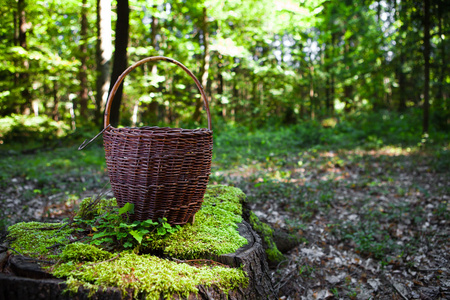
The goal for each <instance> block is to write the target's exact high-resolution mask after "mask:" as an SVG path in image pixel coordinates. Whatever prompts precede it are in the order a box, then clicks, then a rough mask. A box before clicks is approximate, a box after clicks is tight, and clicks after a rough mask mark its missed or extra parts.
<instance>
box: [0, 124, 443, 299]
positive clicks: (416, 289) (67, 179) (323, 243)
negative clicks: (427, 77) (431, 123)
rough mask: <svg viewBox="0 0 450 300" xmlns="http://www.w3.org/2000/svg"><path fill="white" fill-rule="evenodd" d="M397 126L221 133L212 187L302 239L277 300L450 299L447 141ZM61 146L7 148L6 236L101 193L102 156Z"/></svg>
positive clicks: (283, 273) (276, 275) (2, 162)
mask: <svg viewBox="0 0 450 300" xmlns="http://www.w3.org/2000/svg"><path fill="white" fill-rule="evenodd" d="M396 122H397V123H396ZM398 122H400V121H398V120H397V119H396V121H392V122H390V123H387V122H386V123H383V122H378V123H373V124H374V125H373V126H372V127H370V126H367V127H366V126H364V123H359V126H353V127H352V126H350V125H349V124H347V125H346V124H345V123H344V124H341V125H339V126H337V127H335V128H334V129H333V128H327V129H324V128H323V127H322V126H320V124H313V123H307V124H303V125H301V126H300V125H299V126H291V127H280V128H276V129H270V130H269V129H266V130H255V131H250V130H248V129H242V128H241V129H239V128H231V127H230V128H227V130H222V131H220V132H218V133H217V135H216V136H215V149H214V151H215V156H214V163H213V170H212V175H211V179H210V182H211V183H226V184H230V185H235V186H238V187H240V188H241V189H242V190H243V191H244V192H245V193H246V194H247V196H248V201H249V204H250V206H251V208H252V209H253V210H254V211H255V213H256V214H257V215H258V216H259V217H260V219H261V220H263V221H265V222H267V223H269V224H270V225H271V226H272V227H274V228H278V229H281V230H284V231H286V232H289V233H291V234H294V235H297V236H298V237H299V238H300V241H301V243H300V245H299V246H297V247H295V248H294V249H292V250H290V251H289V252H287V253H285V260H283V261H282V262H280V263H279V264H274V265H273V266H272V276H273V282H274V286H275V288H276V290H277V291H278V296H279V297H280V299H333V298H334V299H341V298H342V299H370V298H372V299H448V298H450V269H449V268H448V266H449V265H450V254H449V253H450V226H449V225H450V206H449V199H450V185H449V182H450V154H449V149H448V146H449V144H448V136H447V135H446V134H440V135H439V134H437V135H431V136H430V137H429V138H428V139H422V138H421V137H420V136H419V137H418V136H417V134H415V132H417V131H415V130H414V128H413V130H411V129H409V128H410V127H408V124H407V123H405V124H404V123H398ZM383 124H389V125H383ZM383 126H387V127H383ZM355 128H358V129H355ZM408 129H409V130H408ZM433 139H434V140H433ZM64 145H66V146H70V147H64V148H63V147H58V148H55V149H53V150H50V151H36V152H34V153H33V151H31V152H32V153H31V154H22V153H21V151H18V150H17V149H19V148H18V147H16V148H10V149H6V150H2V151H5V152H3V153H2V154H8V155H2V156H1V158H0V178H1V189H2V193H1V194H0V202H1V206H2V208H4V209H2V211H1V212H0V214H1V216H0V222H1V224H0V225H1V226H2V229H3V230H4V229H5V228H6V227H7V226H8V225H10V224H12V223H16V222H19V221H30V220H39V221H42V220H49V219H54V220H60V219H61V218H64V217H67V216H68V215H70V214H71V213H72V212H73V210H74V209H75V208H76V205H77V203H78V201H79V199H80V198H83V197H85V196H95V195H97V194H98V193H99V192H100V191H101V190H102V188H103V187H104V185H105V183H107V180H108V179H107V176H106V174H105V164H104V153H103V149H102V148H101V146H99V145H94V146H92V147H91V148H88V149H86V150H84V151H82V152H78V151H76V148H77V144H76V143H75V142H64ZM12 149H16V150H12Z"/></svg>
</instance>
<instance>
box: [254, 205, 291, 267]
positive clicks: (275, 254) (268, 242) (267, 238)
mask: <svg viewBox="0 0 450 300" xmlns="http://www.w3.org/2000/svg"><path fill="white" fill-rule="evenodd" d="M250 224H251V225H252V227H253V228H254V229H255V230H256V232H258V233H259V234H260V235H261V236H262V238H263V240H264V244H265V248H266V255H267V259H268V260H269V261H272V262H280V261H282V260H284V259H285V257H284V255H283V254H282V253H281V252H280V250H278V248H277V245H276V244H275V242H274V240H273V229H272V228H271V227H270V226H269V225H268V224H266V223H264V222H261V220H260V219H259V218H258V216H257V215H255V213H254V212H252V211H251V212H250Z"/></svg>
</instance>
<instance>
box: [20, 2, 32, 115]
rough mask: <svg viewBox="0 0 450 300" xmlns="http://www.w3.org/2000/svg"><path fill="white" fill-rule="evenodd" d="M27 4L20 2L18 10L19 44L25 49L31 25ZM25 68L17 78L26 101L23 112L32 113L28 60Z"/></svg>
mask: <svg viewBox="0 0 450 300" xmlns="http://www.w3.org/2000/svg"><path fill="white" fill-rule="evenodd" d="M25 7H26V2H25V0H18V2H17V9H18V15H19V26H18V27H19V33H18V44H19V46H20V47H22V48H23V49H27V31H28V29H30V26H31V25H30V24H29V23H27V19H26V12H25ZM22 63H23V67H24V70H25V71H22V72H21V73H19V74H16V76H17V82H18V85H20V86H21V89H22V91H21V96H22V98H23V100H24V105H23V106H22V109H21V110H22V112H25V113H26V112H28V113H29V112H30V111H31V93H30V90H29V88H28V87H29V85H30V84H29V81H30V79H29V74H28V68H29V63H28V59H26V58H25V59H24V60H23V62H22Z"/></svg>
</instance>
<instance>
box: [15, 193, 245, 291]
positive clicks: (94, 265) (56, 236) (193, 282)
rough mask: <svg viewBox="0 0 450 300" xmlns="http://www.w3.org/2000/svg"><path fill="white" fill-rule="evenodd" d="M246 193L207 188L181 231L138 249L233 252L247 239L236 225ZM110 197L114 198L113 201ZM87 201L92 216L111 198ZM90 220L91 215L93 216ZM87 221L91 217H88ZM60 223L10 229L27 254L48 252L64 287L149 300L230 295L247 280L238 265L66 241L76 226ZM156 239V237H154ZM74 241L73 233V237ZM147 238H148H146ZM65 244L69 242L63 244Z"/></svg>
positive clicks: (180, 253) (84, 211)
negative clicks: (212, 292) (202, 289)
mask: <svg viewBox="0 0 450 300" xmlns="http://www.w3.org/2000/svg"><path fill="white" fill-rule="evenodd" d="M244 199H245V194H244V193H243V192H242V191H241V190H239V189H237V188H234V187H227V186H210V187H208V189H207V191H206V193H205V198H204V202H203V205H202V208H201V209H200V211H199V212H198V213H197V214H196V216H195V223H194V224H187V225H185V226H183V227H182V228H181V229H180V230H179V231H177V232H176V233H174V234H171V235H169V236H165V237H164V238H162V239H161V238H159V237H158V236H156V235H155V236H151V235H148V236H146V237H144V241H143V242H142V245H141V248H140V250H141V251H142V250H147V251H149V252H153V251H161V252H163V253H164V254H165V255H166V256H171V257H176V258H177V259H191V258H201V257H207V256H210V255H211V254H214V255H221V254H225V253H232V252H235V251H236V250H237V249H238V248H240V247H241V246H243V245H245V244H246V243H247V240H246V239H245V238H243V237H242V236H240V235H239V233H238V231H237V228H238V225H237V223H239V222H242V216H241V215H242V204H241V203H242V201H244ZM112 201H114V202H112ZM90 202H91V200H90V199H85V200H84V201H83V202H82V203H81V205H80V212H79V213H78V217H79V218H80V217H81V216H84V217H88V218H95V216H96V215H98V214H103V213H104V212H109V211H110V207H113V206H114V205H115V200H114V199H111V200H104V201H102V202H101V203H100V206H101V207H100V208H97V207H95V208H94V209H92V207H89V203H90ZM91 220H92V219H91ZM90 222H91V223H92V222H94V221H90ZM63 225H64V224H51V223H37V222H31V223H19V224H16V225H13V226H11V227H10V228H9V232H10V233H9V237H10V238H11V239H12V240H14V241H13V244H12V245H13V246H14V247H16V249H17V250H18V251H21V252H22V253H23V254H25V255H29V256H41V257H45V256H46V255H52V257H55V258H57V259H58V260H59V261H60V263H59V264H57V265H54V266H52V267H49V268H48V270H49V272H51V273H52V274H53V275H55V276H57V277H61V278H66V283H67V285H68V290H69V291H72V292H76V291H78V288H79V287H80V286H83V287H84V288H87V289H89V290H90V293H91V295H92V293H93V292H95V291H96V290H98V289H99V288H102V287H110V286H111V287H117V288H119V289H120V290H121V291H122V292H123V293H124V294H126V291H130V290H133V291H134V292H133V293H134V295H133V296H134V297H137V296H138V294H139V295H140V294H143V295H145V296H146V297H147V299H160V296H161V295H163V296H164V297H167V298H171V296H174V295H178V296H184V297H187V296H188V295H189V294H190V293H194V294H196V293H198V286H199V285H203V286H207V287H208V286H214V287H215V288H218V289H220V290H222V291H223V292H224V293H228V292H229V291H230V290H233V289H235V288H237V287H238V286H243V287H245V286H247V284H248V278H247V277H246V274H245V272H244V271H243V270H242V269H236V268H228V267H222V266H213V267H211V266H191V265H189V264H187V263H178V262H175V261H170V260H166V259H161V258H158V257H156V256H152V255H149V254H145V255H138V254H137V253H135V252H137V249H135V251H134V252H133V251H123V252H120V253H119V254H118V256H117V253H115V254H113V253H110V252H107V251H104V250H102V249H100V248H97V247H96V246H94V245H87V244H82V243H73V244H68V243H69V242H68V241H69V239H68V237H69V236H70V235H71V234H75V233H76V232H74V231H75V229H71V228H70V227H68V228H67V229H62V230H61V227H62V226H63ZM158 238H159V239H158ZM72 239H73V236H72ZM145 239H147V242H145ZM57 243H60V244H62V245H66V246H65V247H64V248H63V250H62V252H61V253H49V250H48V249H47V247H49V246H53V245H54V244H57ZM67 244H68V245H67Z"/></svg>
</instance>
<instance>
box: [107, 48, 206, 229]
mask: <svg viewBox="0 0 450 300" xmlns="http://www.w3.org/2000/svg"><path fill="white" fill-rule="evenodd" d="M158 60H164V61H168V62H171V63H174V64H176V65H177V66H179V67H181V68H182V69H183V70H184V71H185V72H186V73H187V74H189V76H190V77H192V78H193V79H194V81H195V84H196V85H197V87H198V89H199V90H200V93H201V96H202V98H203V101H204V104H205V108H206V113H207V116H208V129H206V128H202V129H181V128H166V127H165V128H160V127H139V128H129V127H126V128H114V127H112V126H111V125H110V123H109V113H110V110H111V103H112V99H113V98H114V95H115V93H116V91H117V89H118V88H119V86H120V84H121V83H122V81H123V79H124V77H125V76H126V75H127V74H128V73H130V72H131V71H132V70H133V69H135V68H136V67H138V66H140V65H142V64H144V63H146V62H150V61H158ZM103 141H104V147H105V156H106V165H107V167H108V174H109V179H110V182H111V187H112V190H113V192H114V196H115V197H116V199H117V202H118V204H119V206H123V205H125V203H127V202H129V203H133V204H134V214H133V215H131V216H130V217H131V219H133V220H139V221H142V220H147V219H152V220H154V221H156V220H158V218H163V217H164V218H167V221H168V223H170V224H179V225H182V224H185V223H187V222H188V221H189V220H192V219H193V217H194V215H195V213H196V212H197V211H198V210H199V209H200V206H201V204H202V202H203V196H204V193H205V190H206V186H207V184H208V179H209V174H210V172H211V158H212V147H213V140H212V131H211V114H210V111H209V107H208V101H207V98H206V95H205V92H204V90H203V88H202V86H201V84H200V82H199V81H198V79H197V78H196V77H195V76H194V74H192V72H191V71H189V70H188V69H187V68H186V67H185V66H184V65H182V64H181V63H180V62H178V61H176V60H173V59H170V58H167V57H162V56H155V57H148V58H145V59H143V60H141V61H139V62H137V63H135V64H133V65H132V66H130V67H129V68H128V69H126V70H125V71H124V72H123V73H122V75H121V76H120V77H119V78H118V79H117V81H116V83H115V84H114V86H113V88H112V90H111V93H110V95H109V98H108V101H107V103H106V109H105V119H104V134H103Z"/></svg>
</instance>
